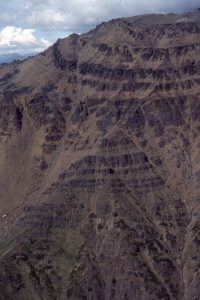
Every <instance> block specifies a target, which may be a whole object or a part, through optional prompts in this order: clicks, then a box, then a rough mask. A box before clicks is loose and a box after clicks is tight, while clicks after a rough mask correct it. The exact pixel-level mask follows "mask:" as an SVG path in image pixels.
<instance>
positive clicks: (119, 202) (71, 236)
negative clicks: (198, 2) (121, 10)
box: [0, 11, 200, 300]
mask: <svg viewBox="0 0 200 300" xmlns="http://www.w3.org/2000/svg"><path fill="white" fill-rule="evenodd" d="M199 17H200V12H199V11H195V12H193V13H188V14H184V15H173V14H170V15H147V16H142V17H133V18H127V19H124V18H123V19H117V20H112V21H110V22H108V23H103V24H101V25H99V26H97V28H96V29H94V30H93V31H91V32H89V33H87V34H83V35H81V36H79V35H76V34H74V35H71V36H70V37H68V38H66V39H62V40H58V41H57V42H56V44H54V45H53V46H52V47H51V48H49V49H48V50H46V51H45V52H43V53H42V54H40V55H38V56H35V57H33V58H29V59H27V60H25V61H23V62H14V63H11V64H7V65H5V64H4V65H2V66H0V229H1V230H0V300H64V299H70V300H111V299H112V300H113V299H114V300H123V299H124V300H147V299H148V300H157V299H159V300H160V299H165V300H167V299H170V300H171V299H173V300H176V299H177V300H182V299H183V300H197V299H199V294H200V272H199V264H200V261H199V257H200V256H199V255H200V253H199V252H200V233H199V232H200V231H199V230H200V215H199V212H200V207H199V203H200V202H199V198H200V196H199V195H200V19H199Z"/></svg>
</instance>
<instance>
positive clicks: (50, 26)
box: [0, 0, 200, 48]
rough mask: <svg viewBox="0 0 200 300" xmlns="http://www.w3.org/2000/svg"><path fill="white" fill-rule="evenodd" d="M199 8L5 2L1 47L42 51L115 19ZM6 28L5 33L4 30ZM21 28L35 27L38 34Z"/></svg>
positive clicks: (93, 1)
mask: <svg viewBox="0 0 200 300" xmlns="http://www.w3.org/2000/svg"><path fill="white" fill-rule="evenodd" d="M197 7H200V0H190V1H188V0H139V1H138V0H43V1H41V0H9V1H2V3H1V11H0V29H1V28H2V31H1V36H0V48H2V47H6V45H7V46H8V47H12V46H13V45H17V44H20V45H23V44H24V45H26V47H28V46H27V45H29V47H31V45H32V46H34V45H35V44H37V45H35V46H34V47H38V48H43V47H45V45H46V46H47V45H49V42H48V41H49V40H50V41H51V42H55V40H56V39H57V38H59V37H64V36H67V35H68V34H70V33H73V32H76V33H81V32H86V31H88V30H90V29H92V28H93V27H94V26H95V25H97V24H99V23H101V22H103V21H108V20H110V19H113V18H119V17H127V16H133V15H139V14H147V13H167V12H183V11H189V10H190V9H194V8H197ZM5 28H7V29H6V30H7V32H6V34H4V31H3V30H5ZM8 28H10V29H8ZM11 28H12V29H11ZM22 28H34V29H35V31H31V30H32V29H22ZM16 29H17V30H18V31H16ZM19 29H21V31H19ZM7 33H8V35H7ZM10 35H11V36H12V37H11V38H10ZM42 38H44V39H45V40H47V42H46V43H45V42H44V40H42Z"/></svg>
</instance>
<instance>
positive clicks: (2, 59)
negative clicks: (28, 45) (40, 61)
mask: <svg viewBox="0 0 200 300" xmlns="http://www.w3.org/2000/svg"><path fill="white" fill-rule="evenodd" d="M33 55H36V53H31V54H24V55H22V54H19V53H8V54H0V64H2V63H10V62H13V61H14V60H24V59H26V58H28V57H29V56H33Z"/></svg>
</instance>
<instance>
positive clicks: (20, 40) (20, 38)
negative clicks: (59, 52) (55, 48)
mask: <svg viewBox="0 0 200 300" xmlns="http://www.w3.org/2000/svg"><path fill="white" fill-rule="evenodd" d="M34 32H35V29H22V28H20V27H14V26H6V27H5V28H4V29H2V30H1V31H0V49H5V50H7V51H9V52H11V51H16V50H17V49H20V50H24V51H26V50H28V51H29V50H30V49H32V48H39V49H45V48H47V47H49V46H50V42H49V41H48V40H46V39H44V38H41V39H37V38H36V37H35V36H34Z"/></svg>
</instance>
